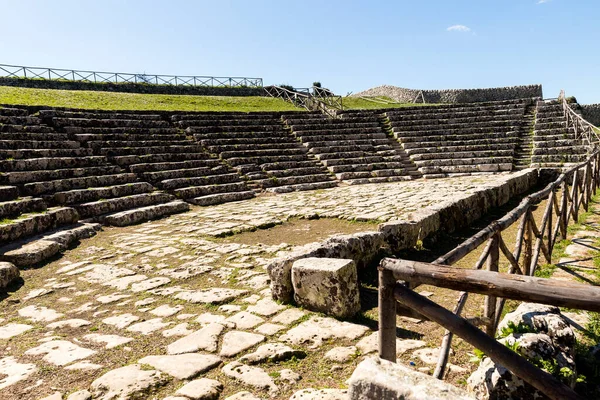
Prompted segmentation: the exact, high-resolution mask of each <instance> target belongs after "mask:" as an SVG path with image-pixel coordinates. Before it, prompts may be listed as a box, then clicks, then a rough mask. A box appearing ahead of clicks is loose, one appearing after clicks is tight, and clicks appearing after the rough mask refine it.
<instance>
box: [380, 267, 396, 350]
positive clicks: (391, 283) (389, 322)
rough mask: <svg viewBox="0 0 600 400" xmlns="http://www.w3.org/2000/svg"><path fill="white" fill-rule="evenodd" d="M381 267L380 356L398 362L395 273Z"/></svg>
mask: <svg viewBox="0 0 600 400" xmlns="http://www.w3.org/2000/svg"><path fill="white" fill-rule="evenodd" d="M378 269H379V292H378V293H379V357H380V358H382V359H384V360H388V361H392V362H396V299H395V298H394V288H395V286H396V280H395V279H394V273H393V272H392V271H390V270H388V269H384V268H382V267H381V266H380V267H379V268H378Z"/></svg>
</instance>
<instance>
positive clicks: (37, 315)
mask: <svg viewBox="0 0 600 400" xmlns="http://www.w3.org/2000/svg"><path fill="white" fill-rule="evenodd" d="M18 312H19V315H20V316H21V317H24V318H27V319H29V320H31V321H34V322H52V321H54V320H56V319H59V318H60V317H62V316H63V315H64V314H62V313H59V312H56V311H54V310H52V309H50V308H46V307H38V306H27V307H25V308H21V309H20V310H19V311H18Z"/></svg>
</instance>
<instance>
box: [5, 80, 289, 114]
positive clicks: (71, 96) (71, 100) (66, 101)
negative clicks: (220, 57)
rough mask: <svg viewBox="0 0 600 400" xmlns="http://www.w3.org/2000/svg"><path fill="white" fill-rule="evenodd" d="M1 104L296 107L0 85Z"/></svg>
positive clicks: (269, 101)
mask: <svg viewBox="0 0 600 400" xmlns="http://www.w3.org/2000/svg"><path fill="white" fill-rule="evenodd" d="M0 104H19V105H32V106H33V105H43V106H49V107H68V108H87V109H101V110H165V111H174V110H176V111H296V110H300V109H299V108H297V107H295V106H293V105H292V104H290V103H287V102H285V101H283V100H280V99H273V98H269V97H228V96H187V95H186V96H183V95H182V96H178V95H163V94H134V93H113V92H95V91H84V90H54V89H29V88H17V87H8V86H0Z"/></svg>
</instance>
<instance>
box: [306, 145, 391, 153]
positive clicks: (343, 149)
mask: <svg viewBox="0 0 600 400" xmlns="http://www.w3.org/2000/svg"><path fill="white" fill-rule="evenodd" d="M390 149H391V146H390V145H388V144H385V145H377V146H373V145H370V144H364V145H360V144H359V145H345V146H344V145H338V146H327V147H312V148H311V149H310V152H311V153H313V154H319V155H321V154H331V153H334V154H335V153H348V152H356V151H362V152H366V153H374V152H377V151H383V150H390Z"/></svg>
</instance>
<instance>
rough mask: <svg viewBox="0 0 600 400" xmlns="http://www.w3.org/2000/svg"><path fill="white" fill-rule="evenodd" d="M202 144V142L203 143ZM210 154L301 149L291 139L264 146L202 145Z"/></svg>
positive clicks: (300, 146) (299, 145) (298, 144)
mask: <svg viewBox="0 0 600 400" xmlns="http://www.w3.org/2000/svg"><path fill="white" fill-rule="evenodd" d="M203 142H204V141H203ZM202 145H203V146H205V147H206V149H207V150H208V151H209V152H211V153H223V152H229V151H245V150H256V151H258V150H286V149H298V148H302V145H301V144H300V143H298V142H296V141H294V139H293V138H291V139H290V141H288V142H287V143H285V142H284V143H281V142H280V143H266V144H257V143H254V144H233V145H215V146H213V145H206V144H204V143H203V144H202Z"/></svg>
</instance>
